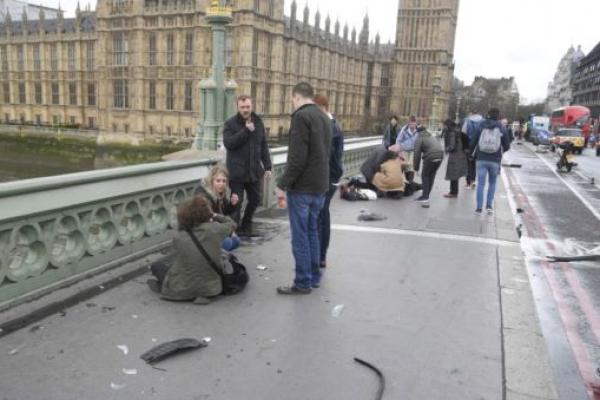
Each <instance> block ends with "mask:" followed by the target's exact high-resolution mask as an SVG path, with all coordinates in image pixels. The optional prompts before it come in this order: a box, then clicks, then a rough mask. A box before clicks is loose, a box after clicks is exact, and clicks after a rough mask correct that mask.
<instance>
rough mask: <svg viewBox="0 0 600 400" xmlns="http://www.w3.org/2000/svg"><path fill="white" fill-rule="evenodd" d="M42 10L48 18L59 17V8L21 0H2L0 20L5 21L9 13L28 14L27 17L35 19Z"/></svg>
mask: <svg viewBox="0 0 600 400" xmlns="http://www.w3.org/2000/svg"><path fill="white" fill-rule="evenodd" d="M40 10H43V11H44V13H45V16H46V18H49V19H55V18H57V17H58V10H57V9H55V8H50V7H43V6H38V5H35V4H29V3H27V2H26V1H20V0H0V22H4V19H5V18H6V16H7V15H12V16H16V15H22V14H23V13H25V14H27V19H29V20H35V19H37V18H38V16H39V12H40Z"/></svg>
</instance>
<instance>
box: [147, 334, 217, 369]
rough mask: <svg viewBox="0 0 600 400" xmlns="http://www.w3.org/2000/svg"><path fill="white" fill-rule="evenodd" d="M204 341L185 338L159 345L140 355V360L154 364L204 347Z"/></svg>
mask: <svg viewBox="0 0 600 400" xmlns="http://www.w3.org/2000/svg"><path fill="white" fill-rule="evenodd" d="M206 339H207V338H205V339H203V341H202V342H200V341H198V340H196V339H189V338H185V339H177V340H173V341H171V342H165V343H161V344H159V345H158V346H155V347H153V348H152V349H150V350H148V351H147V352H145V353H144V354H142V355H141V356H140V358H141V359H142V360H144V361H146V363H148V364H154V363H157V362H159V361H162V360H164V359H165V358H168V357H170V356H172V355H174V354H177V353H181V352H185V351H189V350H193V349H198V348H202V347H206V346H208V342H207V341H206ZM209 341H210V340H209Z"/></svg>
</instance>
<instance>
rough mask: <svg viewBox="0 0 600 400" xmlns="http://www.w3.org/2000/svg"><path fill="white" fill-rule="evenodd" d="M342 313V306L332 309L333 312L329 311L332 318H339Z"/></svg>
mask: <svg viewBox="0 0 600 400" xmlns="http://www.w3.org/2000/svg"><path fill="white" fill-rule="evenodd" d="M342 311H344V305H343V304H338V305H337V306H335V307H333V310H331V316H332V317H334V318H339V316H340V315H342Z"/></svg>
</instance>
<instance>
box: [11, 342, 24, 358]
mask: <svg viewBox="0 0 600 400" xmlns="http://www.w3.org/2000/svg"><path fill="white" fill-rule="evenodd" d="M23 346H25V345H24V344H22V345H20V346H19V347H15V348H14V349H12V350H11V351H9V352H8V355H9V356H14V355H15V354H17V353H18V352H19V350H21V349H22V348H23Z"/></svg>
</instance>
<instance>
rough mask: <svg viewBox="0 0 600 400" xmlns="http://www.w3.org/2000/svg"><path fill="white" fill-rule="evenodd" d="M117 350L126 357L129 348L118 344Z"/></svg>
mask: <svg viewBox="0 0 600 400" xmlns="http://www.w3.org/2000/svg"><path fill="white" fill-rule="evenodd" d="M117 348H118V349H119V350H121V351H122V352H123V354H125V355H127V353H129V347H127V346H126V345H124V344H120V345H118V346H117Z"/></svg>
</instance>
